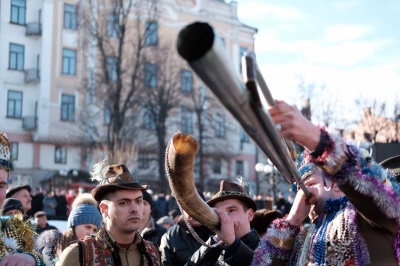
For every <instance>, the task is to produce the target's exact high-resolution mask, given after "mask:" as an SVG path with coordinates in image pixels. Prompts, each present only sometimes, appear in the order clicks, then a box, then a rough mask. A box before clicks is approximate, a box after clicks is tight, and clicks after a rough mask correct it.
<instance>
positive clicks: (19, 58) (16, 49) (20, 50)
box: [8, 43, 25, 71]
mask: <svg viewBox="0 0 400 266" xmlns="http://www.w3.org/2000/svg"><path fill="white" fill-rule="evenodd" d="M24 57H25V47H24V46H23V45H19V44H15V43H10V55H9V60H8V69H10V70H21V71H23V70H24Z"/></svg>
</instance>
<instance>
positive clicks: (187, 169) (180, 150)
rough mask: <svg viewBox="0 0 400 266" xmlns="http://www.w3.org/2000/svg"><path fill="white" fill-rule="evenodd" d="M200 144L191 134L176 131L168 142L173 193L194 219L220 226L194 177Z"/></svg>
mask: <svg viewBox="0 0 400 266" xmlns="http://www.w3.org/2000/svg"><path fill="white" fill-rule="evenodd" d="M198 148H199V145H198V143H197V141H196V140H195V139H194V138H193V137H191V136H190V135H187V134H183V133H181V132H178V133H176V134H175V135H174V136H173V137H172V139H171V140H170V142H169V143H168V146H167V150H166V153H165V168H166V171H167V177H168V182H169V186H170V188H171V191H172V195H173V196H174V197H175V199H176V200H177V201H178V204H179V205H180V206H181V208H182V209H183V210H184V211H185V212H187V213H188V214H189V215H190V216H191V217H192V218H193V219H195V220H197V221H198V222H200V223H201V224H203V225H205V226H207V227H209V228H210V229H217V228H218V227H219V216H218V214H217V213H216V212H215V211H214V210H213V209H212V208H211V207H209V206H208V205H207V203H205V202H204V201H203V199H202V198H200V196H199V194H198V193H197V189H196V186H195V183H194V178H193V168H194V162H195V158H196V154H197V150H198Z"/></svg>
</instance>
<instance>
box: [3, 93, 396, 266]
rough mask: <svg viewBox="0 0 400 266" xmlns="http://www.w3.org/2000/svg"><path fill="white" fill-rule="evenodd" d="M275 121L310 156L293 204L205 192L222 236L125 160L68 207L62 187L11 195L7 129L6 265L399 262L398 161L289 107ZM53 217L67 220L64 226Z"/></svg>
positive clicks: (106, 168) (230, 186)
mask: <svg viewBox="0 0 400 266" xmlns="http://www.w3.org/2000/svg"><path fill="white" fill-rule="evenodd" d="M269 113H270V115H271V118H272V120H273V121H274V122H275V123H276V124H279V125H280V126H279V127H278V128H279V134H280V135H281V137H284V138H286V139H290V140H292V141H295V142H296V143H298V144H300V145H302V146H303V147H304V148H305V150H304V152H303V153H301V154H300V155H299V157H298V161H297V168H298V170H299V173H300V177H301V180H298V182H299V183H302V184H294V187H293V189H294V190H295V191H296V192H297V193H296V195H295V197H294V199H293V200H287V199H285V198H284V195H283V194H281V195H279V196H278V198H277V199H274V201H273V202H274V203H275V205H276V209H273V207H271V206H268V205H265V201H264V202H263V201H262V200H261V201H260V199H259V198H257V197H255V198H253V197H251V196H250V195H249V193H248V190H247V188H246V186H245V184H243V183H241V182H239V183H235V182H232V181H230V180H222V181H221V183H220V188H219V190H218V191H217V190H216V191H217V192H216V193H214V194H213V195H212V196H210V197H205V195H204V193H203V192H202V191H200V190H198V191H197V193H198V194H199V196H200V197H201V199H202V200H203V201H204V204H206V205H208V206H209V207H210V208H212V209H213V210H214V211H215V213H216V215H218V217H219V226H218V228H208V227H206V226H204V225H202V224H201V223H199V222H198V221H197V220H196V218H198V217H191V216H190V215H189V214H188V213H187V212H186V211H185V210H182V213H181V210H179V208H178V207H177V204H176V200H175V199H174V198H172V197H170V198H169V197H168V196H167V195H166V193H165V192H164V191H160V192H159V193H157V195H152V194H151V190H149V187H148V186H146V185H144V184H141V183H140V181H139V179H138V178H137V177H135V176H134V175H133V174H131V173H130V171H129V170H128V168H127V167H126V165H125V164H111V165H107V164H105V163H104V162H101V163H99V164H97V165H95V166H94V169H93V171H92V177H93V178H94V179H96V180H97V181H98V185H97V186H96V187H95V188H94V189H93V190H92V191H91V193H77V194H76V195H75V193H74V192H73V191H70V192H69V193H68V195H69V196H67V195H66V196H64V197H63V199H62V200H61V201H60V199H59V198H60V195H62V193H61V194H60V193H59V192H57V191H54V192H52V191H50V192H48V193H44V194H43V195H41V193H39V191H38V190H37V189H33V190H32V189H31V188H30V187H29V186H21V187H16V188H13V189H9V190H7V179H8V177H9V174H10V172H11V171H13V169H14V165H13V162H12V158H11V145H10V143H9V141H8V139H7V137H6V135H5V134H4V133H0V206H1V207H0V215H1V217H0V222H1V230H0V234H1V237H0V266H1V265H59V266H60V265H61V266H63V265H68V266H70V265H155V266H158V265H240V266H243V265H400V229H399V224H400V205H399V204H398V202H399V196H400V186H399V179H400V171H399V169H400V156H396V157H394V158H391V159H388V160H387V161H385V162H383V163H382V164H378V163H376V162H374V160H373V159H372V158H371V156H370V154H369V153H368V152H367V151H365V150H363V149H361V148H359V147H357V145H354V144H353V143H351V142H349V141H347V140H345V139H343V138H342V137H341V136H340V135H339V134H338V133H337V132H336V131H334V130H331V129H327V128H325V127H318V126H315V125H313V124H312V123H311V122H310V121H308V120H307V119H306V118H304V117H303V116H302V115H301V113H300V112H299V111H298V110H297V109H296V108H295V107H294V106H291V105H288V104H286V103H285V102H282V101H276V105H275V106H273V107H271V108H270V110H269ZM303 185H304V186H303ZM300 187H302V189H300ZM304 187H305V188H306V189H304ZM303 189H304V190H303ZM57 198H58V199H57ZM181 200H182V199H181ZM35 202H36V203H37V205H36V203H35ZM201 203H202V202H201ZM40 204H42V205H40ZM266 206H267V207H269V208H265V207H266ZM60 209H61V210H62V214H61V212H60ZM57 210H58V211H57ZM29 217H33V218H34V219H35V223H32V221H31V220H32V219H33V218H29ZM50 217H51V218H53V219H54V218H57V217H58V218H65V219H67V227H68V229H67V230H66V231H65V232H60V231H59V230H58V229H57V228H54V227H52V226H51V224H49V223H48V219H49V218H50Z"/></svg>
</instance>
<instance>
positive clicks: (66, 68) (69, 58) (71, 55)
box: [62, 48, 76, 75]
mask: <svg viewBox="0 0 400 266" xmlns="http://www.w3.org/2000/svg"><path fill="white" fill-rule="evenodd" d="M62 73H63V74H66V75H76V51H75V50H71V49H67V48H64V49H63V59H62Z"/></svg>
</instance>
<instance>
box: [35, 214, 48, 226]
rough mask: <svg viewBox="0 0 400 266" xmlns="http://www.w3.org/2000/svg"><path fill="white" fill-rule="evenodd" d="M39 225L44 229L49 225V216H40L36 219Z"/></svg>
mask: <svg viewBox="0 0 400 266" xmlns="http://www.w3.org/2000/svg"><path fill="white" fill-rule="evenodd" d="M35 220H36V223H37V225H39V226H40V227H42V228H45V227H46V224H47V216H46V215H45V214H42V215H39V216H37V217H36V218H35Z"/></svg>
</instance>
